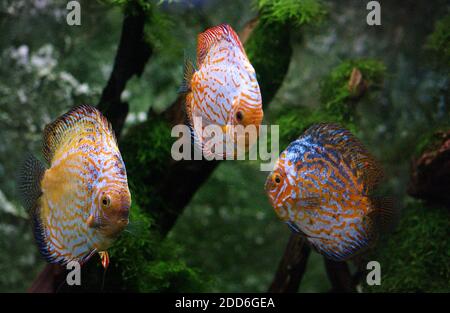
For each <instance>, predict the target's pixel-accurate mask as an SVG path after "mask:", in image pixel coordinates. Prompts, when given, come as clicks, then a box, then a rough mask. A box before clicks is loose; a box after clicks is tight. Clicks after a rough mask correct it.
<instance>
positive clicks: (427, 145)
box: [414, 125, 450, 157]
mask: <svg viewBox="0 0 450 313" xmlns="http://www.w3.org/2000/svg"><path fill="white" fill-rule="evenodd" d="M449 127H450V126H449V125H441V126H437V127H433V129H431V130H429V131H427V132H426V133H424V134H423V135H422V136H420V138H419V140H418V143H417V145H416V148H415V151H414V156H415V157H420V156H421V155H422V154H423V153H424V152H425V151H427V150H430V151H433V150H436V149H437V148H439V146H440V145H441V144H442V142H443V140H442V137H441V136H439V135H438V134H437V133H438V132H441V131H443V132H448V130H449Z"/></svg>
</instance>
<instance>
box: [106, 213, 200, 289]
mask: <svg viewBox="0 0 450 313" xmlns="http://www.w3.org/2000/svg"><path fill="white" fill-rule="evenodd" d="M151 225H152V219H151V218H150V216H149V214H148V213H144V212H143V211H142V210H141V209H140V208H139V207H138V206H137V205H133V206H132V208H131V211H130V226H129V227H128V229H127V230H126V231H125V232H124V233H123V234H122V235H121V236H120V238H119V239H118V240H117V242H116V243H115V244H114V247H113V248H111V249H110V255H111V266H112V267H113V269H112V271H113V272H117V273H120V275H121V279H120V281H121V286H120V290H127V291H139V292H169V291H170V292H188V291H189V292H193V291H202V290H204V288H205V286H206V285H205V283H204V282H203V279H202V277H201V275H200V273H199V272H198V271H197V270H195V269H193V268H190V267H189V266H187V265H186V263H185V262H184V261H183V260H182V259H181V258H180V254H181V252H182V249H181V246H179V245H177V244H175V243H174V242H172V241H171V240H170V239H162V238H161V236H160V235H159V233H158V232H157V231H155V230H152V228H151ZM115 283H116V282H115Z"/></svg>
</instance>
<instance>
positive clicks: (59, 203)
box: [19, 105, 131, 268]
mask: <svg viewBox="0 0 450 313" xmlns="http://www.w3.org/2000/svg"><path fill="white" fill-rule="evenodd" d="M43 153H44V157H45V159H46V161H47V162H48V164H49V165H50V167H49V168H48V169H46V168H45V167H44V165H43V164H42V163H41V162H40V161H38V160H37V159H36V158H34V157H32V156H31V157H30V158H29V159H28V160H27V161H26V163H25V165H24V168H23V169H22V173H21V178H20V181H19V189H20V191H21V193H22V195H23V200H24V206H25V207H26V208H27V209H28V210H29V212H30V215H31V218H32V223H33V228H34V235H35V239H36V241H37V243H38V246H39V250H40V252H41V254H42V255H43V256H44V257H45V259H46V260H47V261H48V262H50V263H60V264H66V263H68V262H70V261H78V262H80V263H81V264H83V263H84V262H86V261H87V260H88V259H89V258H90V257H91V256H92V255H93V254H94V253H95V252H99V254H100V257H101V259H102V265H103V266H104V267H105V268H106V267H107V266H108V260H109V257H108V254H107V252H106V249H108V248H109V247H110V246H111V244H112V243H113V241H114V239H115V238H116V237H117V235H118V234H119V233H120V232H121V231H122V230H123V229H124V228H125V227H126V225H127V224H128V212H129V208H130V204H131V197H130V191H129V189H128V182H127V175H126V170H125V164H124V163H123V161H122V157H121V155H120V152H119V149H118V147H117V142H116V139H115V136H114V133H113V130H112V128H111V125H110V124H109V122H108V121H107V120H106V118H105V117H104V116H103V115H102V114H101V113H100V112H99V111H98V110H97V109H95V108H94V107H91V106H86V105H83V106H79V107H76V108H74V109H72V110H70V111H69V112H68V113H66V114H64V115H62V116H61V117H59V118H58V119H57V120H56V121H54V122H53V123H51V124H49V125H47V126H46V127H45V130H44V145H43Z"/></svg>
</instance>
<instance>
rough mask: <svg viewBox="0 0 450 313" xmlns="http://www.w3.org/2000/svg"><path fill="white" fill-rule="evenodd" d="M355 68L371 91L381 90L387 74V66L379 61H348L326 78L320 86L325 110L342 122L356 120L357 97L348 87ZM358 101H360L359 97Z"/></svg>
mask: <svg viewBox="0 0 450 313" xmlns="http://www.w3.org/2000/svg"><path fill="white" fill-rule="evenodd" d="M354 68H356V69H358V70H359V71H360V72H361V74H362V79H363V81H364V85H365V88H367V89H369V90H370V91H374V90H377V89H379V88H381V86H382V84H383V77H384V75H385V72H386V68H385V66H384V65H383V64H382V63H381V62H379V61H377V60H371V59H366V60H348V61H345V62H343V63H341V64H340V65H338V66H337V67H336V68H335V69H334V70H332V71H331V73H330V74H329V75H328V76H327V77H325V79H324V80H323V81H322V82H321V86H320V100H321V103H322V106H323V109H324V110H326V111H327V112H329V113H330V114H331V115H333V116H336V117H338V118H339V120H340V121H352V120H353V118H354V109H355V105H354V104H355V101H354V99H355V97H354V95H353V94H352V91H351V90H350V89H349V86H348V82H349V79H350V76H351V73H352V71H353V69H354ZM356 99H357V100H359V98H358V97H356Z"/></svg>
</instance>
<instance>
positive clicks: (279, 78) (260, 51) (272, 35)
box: [245, 21, 292, 106]
mask: <svg viewBox="0 0 450 313" xmlns="http://www.w3.org/2000/svg"><path fill="white" fill-rule="evenodd" d="M288 29H289V28H288V27H286V25H283V24H280V23H266V22H264V21H260V22H259V23H258V25H257V26H256V28H255V29H254V30H253V32H252V35H251V36H250V38H249V39H248V40H247V42H246V43H245V51H246V53H247V56H248V58H249V60H250V62H251V63H252V65H253V67H254V68H255V71H256V76H257V79H258V83H259V86H260V89H261V97H262V100H263V105H264V106H266V105H267V104H269V103H270V101H271V100H272V99H273V97H274V96H275V93H276V91H277V90H278V89H279V88H280V86H281V84H282V83H283V80H284V77H285V76H286V72H287V71H288V68H289V63H290V61H291V56H292V48H291V45H290V32H289V30H288ZM267 51H272V53H267ZM274 54H276V57H274V56H275V55H274Z"/></svg>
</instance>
